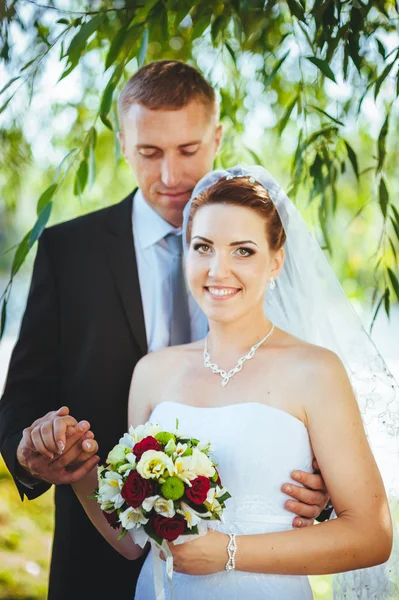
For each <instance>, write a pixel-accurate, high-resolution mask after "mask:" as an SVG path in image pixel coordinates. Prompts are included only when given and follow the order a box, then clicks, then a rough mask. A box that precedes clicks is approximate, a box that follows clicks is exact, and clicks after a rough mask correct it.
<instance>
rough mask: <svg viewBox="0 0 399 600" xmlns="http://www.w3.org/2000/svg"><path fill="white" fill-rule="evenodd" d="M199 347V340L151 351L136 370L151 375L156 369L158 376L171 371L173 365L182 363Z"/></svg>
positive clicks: (138, 364) (141, 360) (140, 361)
mask: <svg viewBox="0 0 399 600" xmlns="http://www.w3.org/2000/svg"><path fill="white" fill-rule="evenodd" d="M199 347H200V343H199V342H193V343H191V344H183V345H181V346H168V347H167V348H162V349H160V350H156V351H155V352H149V353H148V354H146V355H145V356H143V358H141V359H140V360H139V362H138V363H137V365H136V367H135V372H136V371H137V372H138V373H140V374H142V375H149V374H150V373H151V372H154V371H156V373H157V374H158V376H159V375H161V374H162V373H163V372H166V373H170V368H171V366H174V367H176V365H178V364H181V362H182V361H183V360H184V359H185V358H187V357H188V356H190V355H191V354H192V353H193V351H198V348H199Z"/></svg>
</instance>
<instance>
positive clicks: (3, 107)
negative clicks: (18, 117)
mask: <svg viewBox="0 0 399 600" xmlns="http://www.w3.org/2000/svg"><path fill="white" fill-rule="evenodd" d="M14 95H15V92H14V94H13V95H12V96H10V97H9V99H8V100H7V101H6V102H5V103H4V104H3V106H2V107H1V108H0V115H1V113H2V112H4V111H5V109H6V108H7V106H8V105H9V104H10V102H11V100H12V99H13V98H14Z"/></svg>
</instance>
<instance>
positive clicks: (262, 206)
mask: <svg viewBox="0 0 399 600" xmlns="http://www.w3.org/2000/svg"><path fill="white" fill-rule="evenodd" d="M210 204H231V205H232V206H243V207H245V208H252V209H253V210H255V211H256V212H257V213H258V214H259V215H260V216H261V217H263V218H264V219H265V222H266V239H267V241H268V244H269V248H270V250H273V251H276V250H279V249H280V248H282V246H283V245H284V242H285V239H286V236H285V231H284V228H283V225H282V223H281V219H280V216H279V214H278V212H277V209H276V207H275V205H274V204H273V201H272V200H271V198H270V196H269V193H268V192H267V190H266V189H265V188H264V187H263V185H261V184H260V183H258V182H257V181H255V182H253V183H252V182H251V181H249V178H248V177H234V178H233V179H226V178H223V179H219V181H217V182H216V183H215V184H214V185H212V186H210V187H209V188H207V189H206V190H204V191H203V192H202V194H199V195H198V196H196V197H195V198H194V200H193V201H192V203H191V208H190V214H189V217H188V222H187V242H190V240H191V231H192V225H193V220H194V217H195V214H196V213H197V211H198V210H199V209H200V208H202V207H203V206H208V205H210Z"/></svg>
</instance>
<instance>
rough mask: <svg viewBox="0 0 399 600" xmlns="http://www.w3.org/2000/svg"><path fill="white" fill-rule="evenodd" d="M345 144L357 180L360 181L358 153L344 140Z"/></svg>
mask: <svg viewBox="0 0 399 600" xmlns="http://www.w3.org/2000/svg"><path fill="white" fill-rule="evenodd" d="M344 143H345V147H346V151H347V153H348V158H349V161H350V163H351V165H352V167H353V170H354V172H355V175H356V179H357V180H358V179H359V167H358V164H357V157H356V153H355V151H354V150H353V148H352V146H351V145H350V144H349V143H348V142H347V141H346V140H344Z"/></svg>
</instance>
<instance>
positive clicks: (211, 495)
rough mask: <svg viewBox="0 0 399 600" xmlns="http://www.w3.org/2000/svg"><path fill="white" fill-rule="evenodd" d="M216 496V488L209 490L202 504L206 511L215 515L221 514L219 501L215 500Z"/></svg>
mask: <svg viewBox="0 0 399 600" xmlns="http://www.w3.org/2000/svg"><path fill="white" fill-rule="evenodd" d="M218 489H219V490H220V488H218ZM216 494H217V491H216V488H211V489H210V490H209V492H208V493H207V495H206V500H205V502H204V504H205V506H206V507H207V509H208V510H210V511H211V512H213V513H216V514H221V513H222V507H221V506H220V502H219V500H217V498H216Z"/></svg>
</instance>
